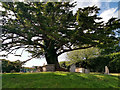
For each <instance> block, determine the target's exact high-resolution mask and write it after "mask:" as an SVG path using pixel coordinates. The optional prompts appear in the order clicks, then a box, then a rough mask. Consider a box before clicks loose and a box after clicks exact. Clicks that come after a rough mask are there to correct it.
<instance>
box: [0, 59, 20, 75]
mask: <svg viewBox="0 0 120 90" xmlns="http://www.w3.org/2000/svg"><path fill="white" fill-rule="evenodd" d="M1 61H2V72H3V73H4V72H6V73H10V72H20V69H21V65H20V61H14V62H11V61H9V60H5V59H2V60H1Z"/></svg>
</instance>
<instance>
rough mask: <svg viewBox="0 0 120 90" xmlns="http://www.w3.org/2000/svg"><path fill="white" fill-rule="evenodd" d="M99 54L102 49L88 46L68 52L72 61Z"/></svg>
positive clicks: (76, 61)
mask: <svg viewBox="0 0 120 90" xmlns="http://www.w3.org/2000/svg"><path fill="white" fill-rule="evenodd" d="M98 56H100V50H99V49H98V48H88V49H83V50H77V51H72V52H69V53H67V58H68V61H70V62H71V63H79V62H80V61H86V60H88V59H91V58H95V57H98Z"/></svg>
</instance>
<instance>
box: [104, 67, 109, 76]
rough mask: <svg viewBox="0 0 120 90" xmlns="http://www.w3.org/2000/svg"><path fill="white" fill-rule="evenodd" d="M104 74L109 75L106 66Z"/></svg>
mask: <svg viewBox="0 0 120 90" xmlns="http://www.w3.org/2000/svg"><path fill="white" fill-rule="evenodd" d="M104 74H108V75H109V69H108V67H107V66H105V73H104Z"/></svg>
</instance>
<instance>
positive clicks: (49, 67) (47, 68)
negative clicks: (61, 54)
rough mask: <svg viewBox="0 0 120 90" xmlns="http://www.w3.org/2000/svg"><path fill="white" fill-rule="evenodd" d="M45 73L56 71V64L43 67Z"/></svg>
mask: <svg viewBox="0 0 120 90" xmlns="http://www.w3.org/2000/svg"><path fill="white" fill-rule="evenodd" d="M42 69H43V72H48V71H52V72H53V71H55V65H54V64H48V65H45V66H43V67H42Z"/></svg>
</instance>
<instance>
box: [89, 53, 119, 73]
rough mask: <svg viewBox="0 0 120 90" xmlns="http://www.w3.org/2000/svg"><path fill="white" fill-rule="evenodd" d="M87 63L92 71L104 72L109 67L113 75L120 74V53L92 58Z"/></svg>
mask: <svg viewBox="0 0 120 90" xmlns="http://www.w3.org/2000/svg"><path fill="white" fill-rule="evenodd" d="M87 63H88V67H89V69H90V70H91V71H98V72H104V68H105V66H108V68H109V71H110V72H111V73H120V52H118V53H112V54H109V55H104V56H99V57H97V58H92V59H89V60H88V61H87Z"/></svg>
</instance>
